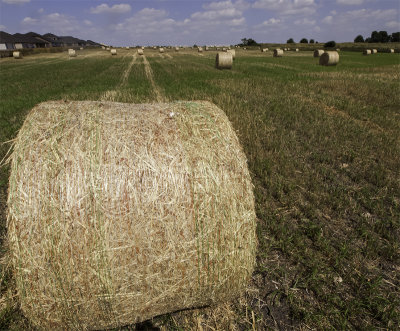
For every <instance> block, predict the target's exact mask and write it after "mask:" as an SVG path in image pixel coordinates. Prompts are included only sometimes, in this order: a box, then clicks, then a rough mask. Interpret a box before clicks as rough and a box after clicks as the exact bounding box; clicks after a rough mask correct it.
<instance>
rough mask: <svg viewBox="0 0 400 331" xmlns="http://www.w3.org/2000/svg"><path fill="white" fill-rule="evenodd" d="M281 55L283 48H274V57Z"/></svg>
mask: <svg viewBox="0 0 400 331" xmlns="http://www.w3.org/2000/svg"><path fill="white" fill-rule="evenodd" d="M282 55H283V50H282V49H280V48H277V49H274V57H281V56H282Z"/></svg>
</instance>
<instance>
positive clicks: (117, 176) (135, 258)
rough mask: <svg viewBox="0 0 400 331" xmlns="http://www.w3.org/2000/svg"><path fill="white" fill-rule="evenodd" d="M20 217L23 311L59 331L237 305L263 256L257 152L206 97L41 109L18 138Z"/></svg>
mask: <svg viewBox="0 0 400 331" xmlns="http://www.w3.org/2000/svg"><path fill="white" fill-rule="evenodd" d="M225 54H227V53H225ZM7 225H8V240H9V243H10V254H11V262H12V264H13V269H14V270H13V271H14V275H15V279H16V283H17V291H18V296H19V299H20V303H21V309H22V311H23V313H24V314H25V316H26V317H28V318H29V319H30V320H31V322H32V323H33V324H34V325H35V326H37V327H38V328H42V329H48V330H54V329H79V330H86V329H104V328H116V327H120V326H123V325H130V324H134V323H138V322H142V321H145V320H148V319H150V318H152V317H154V316H157V315H161V314H166V313H170V312H174V311H177V310H181V309H185V308H193V307H201V306H206V305H210V304H213V303H218V302H224V301H227V300H230V299H232V298H234V297H236V296H237V295H238V294H239V293H240V292H241V291H242V289H243V288H244V287H245V286H246V284H247V282H248V280H249V278H250V276H251V274H252V271H253V268H254V264H255V251H256V233H255V226H256V215H255V211H254V197H253V192H252V183H251V178H250V175H249V172H248V168H247V162H246V157H245V154H244V153H243V151H242V148H241V146H240V144H239V140H238V138H237V136H236V134H235V131H234V130H233V128H232V126H231V124H230V122H229V120H228V118H227V117H226V115H225V113H224V112H223V111H222V110H221V109H219V108H218V107H217V106H215V105H213V104H211V103H209V102H205V101H196V102H175V103H166V104H123V103H114V102H95V101H75V102H64V101H58V102H57V101H52V102H45V103H42V104H39V105H38V106H36V107H35V108H34V109H32V111H31V112H30V113H29V114H28V116H27V118H26V120H25V122H24V124H23V126H22V128H21V130H20V131H19V133H18V136H17V138H16V139H15V145H14V152H13V154H12V158H11V173H10V182H9V196H8V224H7Z"/></svg>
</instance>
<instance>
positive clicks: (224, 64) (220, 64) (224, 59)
mask: <svg viewBox="0 0 400 331" xmlns="http://www.w3.org/2000/svg"><path fill="white" fill-rule="evenodd" d="M232 64H233V56H232V54H231V53H227V52H218V53H217V56H216V57H215V67H216V68H217V69H232Z"/></svg>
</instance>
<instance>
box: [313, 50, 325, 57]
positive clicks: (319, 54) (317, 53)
mask: <svg viewBox="0 0 400 331" xmlns="http://www.w3.org/2000/svg"><path fill="white" fill-rule="evenodd" d="M322 54H324V50H323V49H316V50H315V51H314V57H320V56H321V55H322Z"/></svg>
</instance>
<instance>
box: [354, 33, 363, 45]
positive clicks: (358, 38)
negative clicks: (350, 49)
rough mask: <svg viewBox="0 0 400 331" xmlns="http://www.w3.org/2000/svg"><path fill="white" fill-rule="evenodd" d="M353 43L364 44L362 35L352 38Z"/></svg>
mask: <svg viewBox="0 0 400 331" xmlns="http://www.w3.org/2000/svg"><path fill="white" fill-rule="evenodd" d="M354 42H355V43H363V42H364V37H363V36H362V35H360V34H359V35H358V36H357V37H355V38H354Z"/></svg>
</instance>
